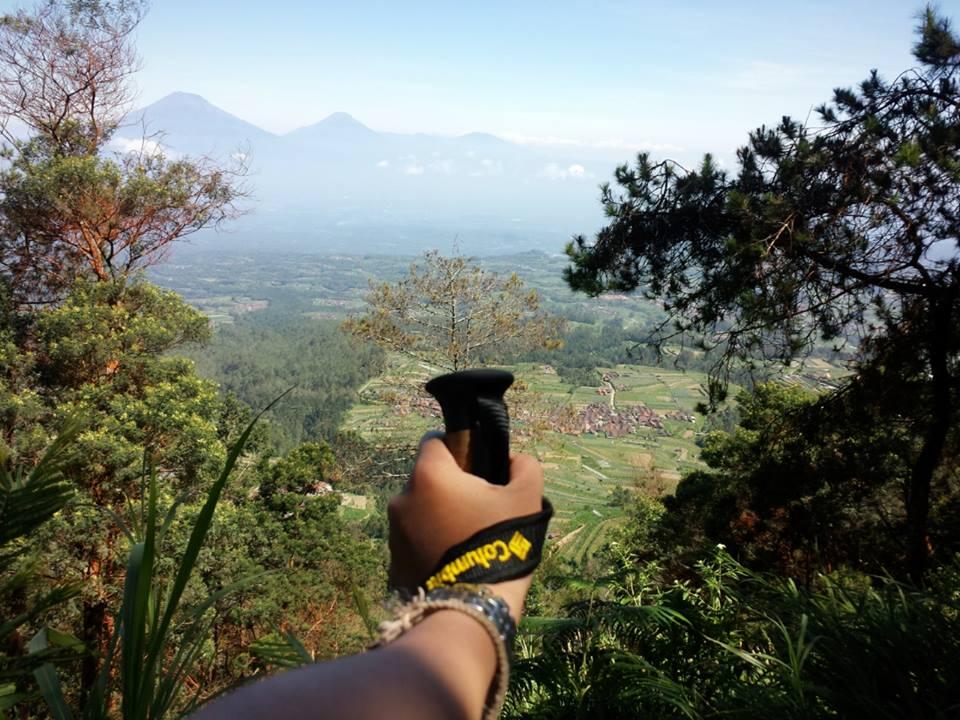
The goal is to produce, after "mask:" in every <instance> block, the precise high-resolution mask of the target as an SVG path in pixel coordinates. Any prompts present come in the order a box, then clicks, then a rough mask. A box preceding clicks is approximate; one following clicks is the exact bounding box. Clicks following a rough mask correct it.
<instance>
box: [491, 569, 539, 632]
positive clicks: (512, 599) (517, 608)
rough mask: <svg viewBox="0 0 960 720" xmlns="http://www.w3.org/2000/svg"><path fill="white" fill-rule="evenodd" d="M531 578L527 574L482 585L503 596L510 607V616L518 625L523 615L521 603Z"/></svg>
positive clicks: (524, 598)
mask: <svg viewBox="0 0 960 720" xmlns="http://www.w3.org/2000/svg"><path fill="white" fill-rule="evenodd" d="M532 580H533V578H532V576H530V575H527V576H526V577H522V578H515V579H513V580H504V581H503V582H498V583H488V584H484V586H483V587H486V588H487V589H488V590H490V592H492V593H493V594H494V595H497V596H498V597H501V598H503V601H504V602H505V603H506V604H507V607H508V608H509V609H510V616H511V617H512V618H513V621H514V622H515V623H516V624H517V625H519V624H520V618H521V617H522V616H523V604H524V602H525V600H526V598H527V593H528V592H529V591H530V584H531V582H532Z"/></svg>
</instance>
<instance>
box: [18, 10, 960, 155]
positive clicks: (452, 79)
mask: <svg viewBox="0 0 960 720" xmlns="http://www.w3.org/2000/svg"><path fill="white" fill-rule="evenodd" d="M0 4H2V5H4V6H7V7H9V6H11V5H14V4H15V3H9V2H3V3H0ZM921 7H922V5H921V4H920V3H914V2H906V1H904V0H869V1H868V0H804V1H803V2H791V3H784V2H756V1H751V2H747V1H745V0H742V1H726V0H660V1H659V2H646V1H639V0H638V1H634V2H626V1H619V0H595V1H593V2H586V1H583V2H578V1H575V0H551V1H549V2H541V1H539V0H536V1H532V0H504V1H501V0H484V1H482V2H481V1H478V0H459V1H458V2H455V1H454V0H449V1H445V2H439V1H434V2H429V1H422V2H403V1H401V0H387V1H383V2H376V1H372V0H342V1H340V2H327V1H323V0H320V1H307V0H302V1H295V0H271V1H269V2H266V1H264V0H256V1H247V0H155V1H154V3H153V7H152V9H151V11H150V14H149V15H148V16H147V18H146V19H145V21H144V22H143V25H142V27H141V28H140V30H139V32H138V44H139V49H140V53H141V55H142V57H143V61H144V70H143V72H142V73H141V74H140V76H139V77H138V85H139V88H140V98H141V101H142V103H143V104H146V103H149V102H152V101H154V100H156V99H158V98H160V97H162V96H163V95H165V94H167V93H169V92H172V91H174V90H184V91H189V92H195V93H199V94H200V95H203V96H204V97H206V98H207V99H208V100H210V101H211V102H213V103H214V104H216V105H218V106H220V107H222V108H224V109H226V110H228V111H230V112H232V113H234V114H236V115H239V116H241V117H243V118H245V119H247V120H249V121H251V122H253V123H256V124H258V125H260V126H261V127H264V128H266V129H268V130H271V131H274V132H285V131H288V130H291V129H294V128H296V127H300V126H303V125H308V124H311V123H313V122H316V121H318V120H319V119H321V118H322V117H324V116H325V115H327V114H329V113H330V112H333V111H336V110H344V111H347V112H349V113H351V114H353V115H354V116H356V117H357V118H358V119H360V120H361V121H363V122H364V123H366V124H368V125H370V126H371V127H373V128H374V129H377V130H392V131H401V132H428V133H441V134H457V133H464V132H469V131H473V130H483V131H487V132H492V133H497V134H500V135H504V136H510V137H513V138H515V139H523V140H526V141H533V142H535V141H542V140H544V139H551V138H552V139H560V140H569V141H576V142H581V143H588V144H595V143H596V144H607V143H609V144H624V145H628V146H639V145H647V146H651V147H661V148H663V147H682V148H684V149H686V150H695V151H699V150H706V149H714V150H716V151H718V152H720V153H725V152H726V151H729V150H730V149H732V147H733V146H734V145H736V144H738V143H739V142H740V141H741V140H742V139H743V137H744V135H745V132H746V130H747V129H748V128H752V127H755V126H757V125H759V124H760V123H762V122H767V123H770V122H775V121H776V120H777V119H778V118H779V117H780V116H781V115H783V114H785V113H789V114H792V115H795V116H806V115H807V113H808V112H809V111H810V109H811V107H813V106H814V105H816V104H817V103H819V102H820V101H822V100H825V99H827V98H828V97H829V95H830V91H831V89H832V88H833V87H834V86H836V85H839V84H844V85H847V84H851V83H854V82H857V81H859V80H860V79H862V78H863V77H864V76H865V75H866V73H867V71H868V70H869V69H870V68H871V67H878V68H879V69H880V70H881V71H882V72H884V73H885V74H887V75H890V74H894V73H896V72H898V71H900V70H902V69H905V68H907V67H909V66H910V65H911V64H912V58H911V56H910V54H909V48H910V45H911V43H912V41H913V36H912V26H913V25H914V16H915V15H916V13H917V12H918V10H919V9H920V8H921ZM939 7H940V8H941V9H942V10H943V11H944V12H945V13H947V14H948V15H951V16H954V17H957V18H958V20H960V0H950V1H949V2H947V1H944V2H940V3H939Z"/></svg>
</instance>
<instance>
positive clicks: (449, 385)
mask: <svg viewBox="0 0 960 720" xmlns="http://www.w3.org/2000/svg"><path fill="white" fill-rule="evenodd" d="M511 384H513V375H511V374H510V373H508V372H506V371H505V370H461V371H460V372H455V373H450V374H449V375H441V376H439V377H435V378H434V379H433V380H431V381H430V382H428V383H427V392H429V393H430V394H431V395H433V396H434V397H435V398H436V399H437V402H439V403H440V409H441V410H443V422H444V425H445V426H446V433H447V436H446V440H445V442H446V443H447V447H448V448H449V449H450V452H451V453H452V454H453V456H454V458H455V459H456V461H457V463H458V464H459V465H460V467H462V468H463V469H464V470H466V471H467V472H471V473H473V474H474V475H478V476H480V477H482V478H483V479H484V480H487V481H488V482H491V483H494V484H495V485H506V484H507V482H508V481H509V479H510V417H509V415H508V414H507V406H506V405H505V404H504V402H503V394H504V392H506V390H507V388H508V387H510V385H511Z"/></svg>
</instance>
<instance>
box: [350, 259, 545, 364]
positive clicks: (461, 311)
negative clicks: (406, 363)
mask: <svg viewBox="0 0 960 720" xmlns="http://www.w3.org/2000/svg"><path fill="white" fill-rule="evenodd" d="M366 300H367V312H366V313H365V314H364V315H361V316H359V317H351V318H349V319H348V320H347V321H346V322H344V324H343V328H344V329H345V330H346V331H348V332H350V333H352V334H354V335H356V336H357V337H360V338H363V339H365V340H369V341H371V342H374V343H376V344H377V345H379V346H381V347H383V348H385V349H387V350H392V351H395V352H399V353H402V354H404V355H407V356H408V357H412V358H416V359H418V360H423V361H426V362H430V363H433V364H435V365H438V366H440V367H443V368H445V369H449V370H459V369H462V368H465V367H468V366H470V365H473V364H477V363H480V362H494V361H496V360H498V359H502V358H503V357H504V356H505V355H506V354H507V353H508V352H510V351H511V350H520V349H524V348H530V347H537V346H540V347H551V346H557V345H559V342H560V341H559V337H560V331H561V326H562V321H561V320H560V319H559V318H557V317H555V316H552V315H550V314H548V313H546V312H545V311H544V310H543V309H542V308H541V306H540V296H539V294H538V293H537V291H536V290H530V289H527V288H525V287H524V284H523V281H522V280H521V279H520V278H519V277H518V276H517V275H516V274H515V273H514V274H512V275H508V276H503V275H498V274H497V273H493V272H489V271H487V270H484V269H483V268H481V267H480V266H479V265H477V264H476V263H474V262H473V261H472V260H471V259H470V258H467V257H464V256H462V255H454V256H452V257H444V256H442V255H440V254H439V253H438V252H436V251H431V252H428V253H426V254H425V255H424V256H423V260H422V261H421V262H419V263H414V264H412V265H411V266H410V272H409V273H408V274H407V276H406V277H404V278H402V279H401V280H400V281H398V282H396V283H392V284H391V283H382V284H379V285H375V284H373V283H371V289H370V293H369V294H368V295H367V298H366Z"/></svg>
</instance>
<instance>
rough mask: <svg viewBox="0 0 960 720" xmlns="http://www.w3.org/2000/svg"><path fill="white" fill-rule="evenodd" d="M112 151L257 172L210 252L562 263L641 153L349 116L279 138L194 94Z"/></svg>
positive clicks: (159, 111)
mask: <svg viewBox="0 0 960 720" xmlns="http://www.w3.org/2000/svg"><path fill="white" fill-rule="evenodd" d="M111 147H112V148H113V149H115V150H118V151H121V152H126V151H136V150H138V149H140V148H141V147H145V148H146V149H147V150H155V149H158V148H159V149H160V150H162V151H163V152H164V153H165V154H166V155H168V156H171V157H176V156H179V155H188V156H192V157H197V156H203V155H210V156H212V157H214V158H216V159H218V160H221V161H223V160H228V161H230V160H232V161H233V162H237V161H243V162H245V163H247V164H248V165H249V174H248V177H247V178H246V185H247V186H248V188H249V189H250V191H251V193H252V197H251V199H250V200H249V201H247V203H246V204H247V206H248V207H249V209H250V211H251V212H249V213H248V214H247V215H246V216H244V217H243V218H241V219H240V220H238V221H236V222H234V223H231V225H230V228H229V233H228V234H226V235H219V236H218V235H215V234H211V233H206V234H205V237H204V244H205V245H206V246H207V247H208V248H218V247H224V246H231V247H235V248H237V249H244V248H250V247H262V246H263V243H264V242H265V241H266V242H269V244H270V247H271V248H275V249H283V248H289V249H293V250H297V251H301V252H302V251H308V252H309V251H318V250H322V251H331V252H343V251H348V250H349V251H353V252H400V253H416V252H420V251H422V250H424V249H427V248H431V247H441V248H446V249H449V248H450V247H451V246H452V244H453V242H454V240H455V239H456V241H457V243H458V245H459V247H460V248H461V249H463V250H464V251H466V252H472V253H481V254H488V253H492V254H496V253H500V252H510V251H516V250H528V249H541V250H547V251H553V252H559V251H560V250H561V249H562V248H563V245H564V243H565V242H566V241H568V240H569V238H570V236H571V235H572V234H574V233H579V232H583V233H588V234H589V233H591V232H592V231H594V230H595V229H596V228H598V227H599V226H600V224H601V223H602V220H603V211H602V208H601V206H600V203H599V202H598V198H599V194H600V191H599V185H600V184H601V183H602V182H605V181H606V180H608V179H609V178H610V177H611V176H612V173H613V169H614V168H615V167H616V166H617V165H618V164H620V163H623V162H627V161H629V160H630V159H631V158H632V157H633V155H634V153H633V152H631V151H629V150H626V149H624V148H597V147H587V146H583V145H573V144H568V145H562V144H560V145H556V144H555V145H544V146H536V145H523V144H519V143H516V142H511V141H509V140H506V139H503V138H500V137H497V136H495V135H491V134H487V133H484V132H474V133H469V134H465V135H460V136H450V137H448V136H442V135H430V134H426V133H418V134H400V133H386V132H377V131H376V130H374V129H372V128H369V127H367V126H366V125H364V124H363V123H362V122H361V121H360V120H358V119H356V118H354V117H353V116H351V115H349V114H347V113H345V112H336V113H333V114H331V115H329V116H328V117H326V118H324V119H322V120H320V121H319V122H317V123H315V124H312V125H308V126H307V127H303V128H300V129H298V130H294V131H292V132H289V133H287V134H284V135H275V134H273V133H270V132H267V131H266V130H263V129H261V128H259V127H257V126H255V125H253V124H251V123H249V122H246V121H245V120H243V119H241V118H239V117H236V116H234V115H232V114H230V113H228V112H226V111H225V110H222V109H220V108H218V107H216V106H214V105H212V104H211V103H209V102H207V101H206V100H205V99H204V98H202V97H200V96H199V95H194V94H190V93H184V92H177V93H173V94H171V95H168V96H167V97H165V98H163V99H161V100H159V101H157V102H155V103H153V104H151V105H149V106H147V107H145V108H143V109H141V110H138V111H136V112H134V113H132V114H131V115H130V116H129V117H128V118H127V120H126V121H125V122H124V124H123V126H122V127H121V128H120V129H119V130H118V132H117V134H116V136H115V137H114V139H113V142H112V145H111ZM664 150H669V148H667V149H664Z"/></svg>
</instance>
